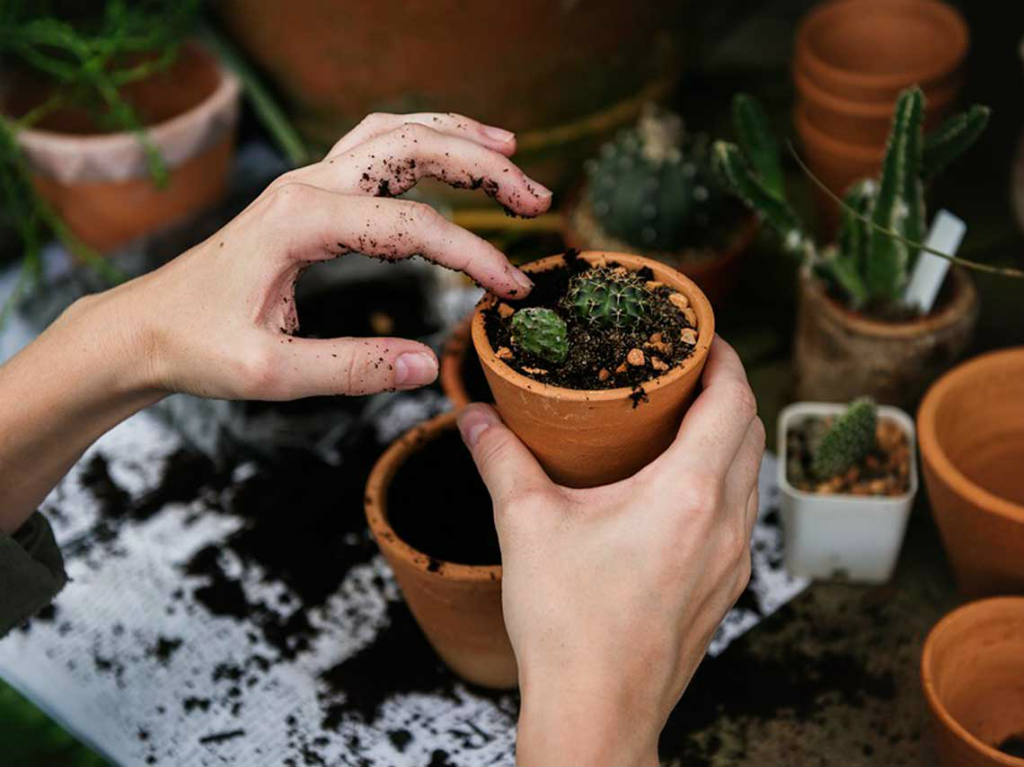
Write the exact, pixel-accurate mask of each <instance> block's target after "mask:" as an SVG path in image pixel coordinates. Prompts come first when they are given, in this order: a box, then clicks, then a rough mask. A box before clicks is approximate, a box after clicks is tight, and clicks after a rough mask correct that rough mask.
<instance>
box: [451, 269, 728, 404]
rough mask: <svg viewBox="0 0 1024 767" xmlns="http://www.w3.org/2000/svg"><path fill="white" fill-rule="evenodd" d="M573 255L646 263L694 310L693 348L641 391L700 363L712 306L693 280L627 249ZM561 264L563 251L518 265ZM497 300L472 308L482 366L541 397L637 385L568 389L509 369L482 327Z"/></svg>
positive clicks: (586, 396)
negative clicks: (695, 328)
mask: <svg viewBox="0 0 1024 767" xmlns="http://www.w3.org/2000/svg"><path fill="white" fill-rule="evenodd" d="M578 257H579V258H582V259H584V260H586V261H587V262H589V263H594V262H595V261H597V260H599V259H607V260H609V261H616V262H618V263H620V264H622V265H623V266H626V267H628V268H630V269H631V270H632V271H638V270H639V269H642V268H643V267H645V266H646V267H649V268H650V269H651V271H653V272H654V274H655V276H656V277H657V278H658V279H659V280H661V281H662V282H665V284H666V285H670V286H672V287H674V288H676V289H677V290H679V291H680V292H682V293H684V294H685V295H686V297H687V298H689V299H690V305H691V306H692V307H693V309H694V311H695V312H696V314H697V344H696V346H694V349H693V353H692V354H691V355H690V356H689V357H687V358H686V359H685V360H683V362H682V363H681V364H679V365H676V366H675V367H673V368H672V369H671V370H669V371H668V372H667V373H663V374H661V375H659V376H657V377H655V378H651V379H649V380H647V381H644V382H643V383H642V384H640V386H642V387H643V389H644V391H645V392H647V393H648V394H651V393H652V392H655V391H658V390H659V389H661V388H663V387H666V386H670V385H672V384H673V383H675V382H676V381H678V380H679V379H680V378H683V377H684V376H686V375H687V374H688V373H689V372H690V371H691V370H693V369H694V368H696V367H697V366H698V365H700V364H702V363H703V360H704V359H705V357H706V356H707V353H708V350H709V349H710V347H711V342H712V340H713V339H714V332H715V317H714V312H713V311H712V309H711V303H710V302H709V301H708V299H707V297H706V296H705V295H704V293H703V292H702V291H701V289H700V288H698V287H697V285H696V283H695V282H694V281H693V280H691V279H690V278H689V277H687V276H686V275H684V274H682V273H681V272H679V271H677V270H676V269H673V268H671V267H670V266H666V265H665V264H663V263H661V262H660V261H654V260H653V259H650V258H645V257H644V256H637V255H633V254H630V253H614V252H610V251H603V250H586V251H583V252H582V253H580V254H579V256H578ZM564 264H565V258H564V254H561V253H559V254H556V255H553V256H547V257H545V258H541V259H538V260H536V261H531V262H530V263H528V264H526V265H525V266H523V267H522V269H523V271H525V272H528V273H534V272H542V271H547V270H549V269H554V268H557V267H558V266H563V265H564ZM497 301H498V299H497V297H496V296H494V295H493V294H491V293H488V294H486V295H485V296H484V297H483V298H482V299H480V303H478V304H477V307H476V310H475V311H474V313H473V323H472V326H471V334H472V338H473V345H474V346H475V347H476V352H477V355H478V356H479V357H480V362H481V364H483V365H486V366H487V367H488V368H490V369H491V370H492V371H493V372H494V373H495V374H496V375H499V376H501V377H502V378H504V379H506V380H508V381H510V382H511V383H512V384H514V385H515V386H516V387H518V388H520V389H528V390H530V391H533V392H536V393H538V394H540V395H542V396H547V397H551V398H554V399H558V400H562V401H569V402H608V401H615V400H622V399H628V398H629V397H630V396H631V395H632V394H633V393H634V391H635V390H636V387H630V386H619V387H617V388H614V389H569V388H566V387H564V386H553V385H551V384H546V383H542V382H541V381H538V380H536V379H534V378H530V377H528V376H525V375H523V374H522V373H519V372H518V371H516V370H514V369H513V368H512V367H511V366H509V365H507V364H505V362H504V361H503V360H501V359H499V357H498V355H497V354H496V353H495V351H494V349H493V348H492V347H491V342H490V339H488V338H487V330H486V328H485V327H484V314H483V312H484V310H485V309H488V308H490V307H491V306H493V305H494V304H495V303H496V302H497Z"/></svg>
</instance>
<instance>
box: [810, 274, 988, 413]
mask: <svg viewBox="0 0 1024 767" xmlns="http://www.w3.org/2000/svg"><path fill="white" fill-rule="evenodd" d="M947 282H948V283H949V284H948V285H947V287H946V288H945V290H948V291H949V295H948V297H946V298H944V297H943V296H942V294H940V298H939V301H940V302H941V303H940V304H939V306H938V307H937V310H936V311H934V312H932V313H931V314H929V315H927V316H925V317H921V318H919V319H915V320H910V321H907V322H885V321H881V320H875V319H872V318H870V317H868V316H865V315H862V314H859V313H857V312H853V311H850V310H849V309H847V308H846V307H845V306H843V305H842V304H840V303H839V302H837V301H835V300H834V299H832V298H831V297H829V296H828V294H827V293H826V292H825V288H824V286H823V285H822V283H821V281H820V280H818V279H816V278H814V277H812V276H811V275H810V274H808V272H807V270H801V272H800V276H799V285H798V293H799V296H798V307H797V326H796V340H795V349H794V366H795V371H796V397H797V399H799V400H816V401H825V402H848V401H850V400H852V399H854V398H856V397H859V396H861V395H870V396H872V397H874V398H875V399H876V400H877V401H878V402H881V403H884V404H887V405H896V406H897V407H903V408H905V409H908V410H911V411H913V408H914V407H915V405H916V404H917V402H918V399H919V398H920V396H921V395H922V394H923V393H924V390H925V389H926V388H927V387H928V385H929V384H930V383H931V382H932V381H934V380H935V378H936V377H938V376H939V375H941V374H942V373H943V372H944V371H945V370H947V369H948V368H949V367H950V366H951V365H952V364H953V363H955V362H956V361H957V360H958V359H960V356H961V355H962V354H963V353H964V351H965V350H966V349H967V346H968V344H969V343H970V341H971V336H972V335H973V333H974V326H975V324H976V322H977V319H978V294H977V291H976V290H975V288H974V283H973V282H971V279H970V278H969V277H968V276H967V274H966V273H965V272H964V271H963V270H961V269H957V268H954V269H952V270H951V271H950V272H949V277H947Z"/></svg>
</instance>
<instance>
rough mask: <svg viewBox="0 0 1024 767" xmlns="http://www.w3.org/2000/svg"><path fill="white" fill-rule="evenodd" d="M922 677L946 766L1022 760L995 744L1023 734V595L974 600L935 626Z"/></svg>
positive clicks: (1019, 764)
mask: <svg viewBox="0 0 1024 767" xmlns="http://www.w3.org/2000/svg"><path fill="white" fill-rule="evenodd" d="M921 683H922V686H923V687H924V696H925V699H927V701H928V707H929V708H930V709H931V713H932V721H933V724H934V730H935V746H936V751H937V752H938V755H939V759H940V760H941V762H942V764H944V765H948V766H949V767H962V766H964V765H985V766H986V767H989V766H991V767H996V766H999V767H1024V759H1022V758H1018V757H1015V756H1011V755H1010V754H1009V753H1007V752H1006V751H1002V750H999V749H998V748H996V746H998V745H999V744H1001V743H1004V742H1005V741H1006V740H1007V739H1008V738H1012V737H1016V738H1018V739H1020V738H1024V597H997V598H994V599H983V600H981V601H978V602H971V603H970V604H966V605H964V606H963V607H960V608H958V609H956V610H954V611H953V612H951V613H949V614H948V615H947V616H945V617H944V618H943V619H942V620H941V621H939V623H938V624H937V625H936V626H935V628H933V629H932V630H931V633H930V634H929V635H928V639H927V640H926V641H925V644H924V652H923V653H922V655H921Z"/></svg>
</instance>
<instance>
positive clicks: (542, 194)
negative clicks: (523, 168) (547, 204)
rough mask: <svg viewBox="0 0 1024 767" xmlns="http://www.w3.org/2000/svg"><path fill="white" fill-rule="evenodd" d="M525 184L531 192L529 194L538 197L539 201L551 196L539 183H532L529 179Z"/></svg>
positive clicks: (549, 191)
mask: <svg viewBox="0 0 1024 767" xmlns="http://www.w3.org/2000/svg"><path fill="white" fill-rule="evenodd" d="M527 184H528V185H529V189H530V192H531V194H533V196H534V197H539V198H540V199H544V198H546V197H550V196H551V190H550V189H548V188H547V187H546V186H544V185H543V184H542V183H540V182H539V181H534V180H533V179H532V178H531V179H527Z"/></svg>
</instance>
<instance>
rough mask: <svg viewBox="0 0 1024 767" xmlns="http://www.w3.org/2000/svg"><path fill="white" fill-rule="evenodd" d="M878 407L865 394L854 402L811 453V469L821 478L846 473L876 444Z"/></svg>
mask: <svg viewBox="0 0 1024 767" xmlns="http://www.w3.org/2000/svg"><path fill="white" fill-rule="evenodd" d="M877 425H878V408H877V406H876V405H875V403H874V401H873V400H871V399H870V398H868V397H862V398H860V399H857V400H854V401H853V402H852V403H850V406H849V407H848V408H847V409H846V411H845V412H843V413H842V414H841V415H840V416H839V417H838V418H836V419H835V421H833V422H832V425H831V426H830V427H829V429H828V431H826V432H825V434H824V436H822V438H821V441H820V442H819V443H818V445H817V446H816V448H815V450H814V453H813V455H812V456H811V471H812V472H813V474H814V476H815V477H817V478H818V479H819V480H826V479H829V478H830V477H834V476H836V475H838V474H842V473H843V472H845V471H846V470H847V469H849V468H850V467H851V466H853V465H854V464H856V463H857V462H858V461H860V460H862V459H863V458H864V457H865V456H866V455H867V454H868V453H869V452H871V448H873V447H874V446H875V429H876V427H877Z"/></svg>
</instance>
